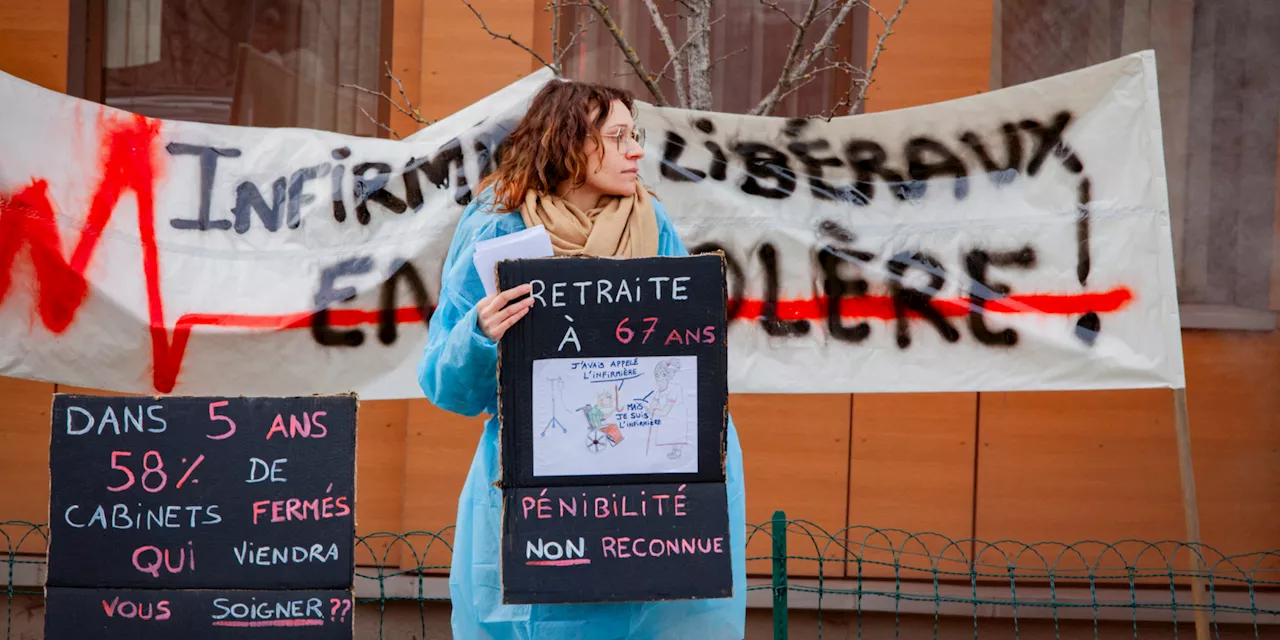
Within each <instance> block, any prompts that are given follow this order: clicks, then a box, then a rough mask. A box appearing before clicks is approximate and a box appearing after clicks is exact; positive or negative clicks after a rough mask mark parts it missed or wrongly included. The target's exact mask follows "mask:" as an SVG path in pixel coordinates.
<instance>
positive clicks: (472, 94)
mask: <svg viewBox="0 0 1280 640" xmlns="http://www.w3.org/2000/svg"><path fill="white" fill-rule="evenodd" d="M470 4H471V5H472V6H474V7H475V9H476V11H478V12H479V13H480V14H481V15H482V16H484V21H485V23H486V24H488V26H489V28H490V29H491V30H493V32H494V33H498V34H502V35H507V34H510V35H511V37H512V38H514V39H516V40H518V41H520V42H523V43H532V42H533V40H534V38H533V23H534V14H533V11H534V7H535V5H539V3H537V2H536V0H471V2H470ZM541 4H543V5H544V4H545V3H541ZM539 6H541V5H539ZM422 24H423V30H422V61H421V74H420V84H419V87H420V89H419V91H420V92H421V93H420V95H421V96H422V98H423V101H422V112H423V115H425V116H426V117H427V118H429V119H431V120H436V119H439V118H443V117H445V116H447V115H449V114H451V113H453V112H455V111H457V110H459V109H461V108H463V107H465V106H467V105H469V104H471V103H473V102H475V101H477V100H479V99H481V98H484V97H485V96H487V95H489V94H490V93H493V92H494V91H497V90H498V89H501V88H502V87H505V86H506V85H508V84H511V83H512V82H514V81H516V80H519V79H520V78H523V77H524V76H526V75H528V74H529V73H530V67H529V59H530V58H531V57H532V56H530V55H529V54H528V53H527V52H525V51H524V50H522V49H520V48H519V47H517V46H515V45H513V44H511V43H510V42H507V41H505V40H497V39H495V38H494V37H493V36H490V35H489V34H488V33H486V32H485V31H484V29H482V28H481V27H480V21H479V20H477V19H476V16H475V14H473V13H472V12H471V10H470V9H469V8H468V7H467V4H465V3H462V2H431V3H430V7H429V9H424V10H423V12H422Z"/></svg>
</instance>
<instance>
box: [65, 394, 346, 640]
mask: <svg viewBox="0 0 1280 640" xmlns="http://www.w3.org/2000/svg"><path fill="white" fill-rule="evenodd" d="M356 411H357V409H356V398H355V396H352V395H346V396H331V397H304V398H243V397H236V398H223V397H131V396H89V395H69V394H56V395H55V396H54V403H53V424H52V434H51V439H50V448H49V472H50V507H49V511H50V523H49V553H48V571H49V573H48V577H47V585H48V586H49V587H50V592H49V594H48V597H49V598H50V602H51V604H50V609H51V610H54V609H57V610H65V611H67V612H68V615H67V617H66V618H55V617H47V618H46V619H47V620H48V621H49V622H50V623H51V624H52V625H53V626H51V627H50V629H51V630H59V629H70V628H71V627H74V626H75V625H74V623H73V621H76V620H79V621H83V622H84V623H85V624H86V625H89V626H87V627H85V628H82V629H79V632H78V633H75V634H71V635H49V636H48V637H50V638H55V637H88V636H89V635H94V637H99V636H97V635H95V634H92V633H90V629H98V628H101V630H102V631H103V633H105V634H106V636H104V637H125V636H129V635H130V634H136V633H137V630H138V629H140V628H143V627H146V628H151V629H154V630H161V629H173V628H175V627H182V628H184V629H185V630H186V631H188V632H189V633H190V635H187V636H184V637H193V638H205V637H208V638H213V637H223V636H225V635H227V633H228V631H227V630H226V629H221V628H222V627H228V626H230V627H236V626H246V625H236V624H230V623H228V624H222V623H219V622H217V621H219V620H223V619H224V618H223V617H219V616H218V615H214V614H210V616H211V617H210V616H205V614H209V612H210V611H211V609H217V608H218V606H217V602H218V600H217V599H218V598H219V597H222V596H226V597H229V598H232V599H233V600H235V601H236V602H246V603H248V602H250V598H249V596H255V597H256V598H257V600H256V601H255V602H256V603H257V604H247V605H245V606H249V607H250V608H251V609H253V610H254V611H256V610H257V609H256V608H257V607H268V608H270V607H269V605H268V604H267V602H268V601H275V600H281V601H284V600H289V601H290V602H295V603H297V602H303V601H307V602H309V601H310V600H311V599H313V598H320V596H318V595H315V594H312V593H310V592H303V591H299V590H317V589H323V590H328V591H329V592H330V595H332V594H339V595H332V597H334V598H339V597H341V598H346V599H347V600H348V601H349V599H350V598H351V594H350V589H351V587H352V583H353V581H354V571H355V556H354V552H355V519H356V513H355V509H356V505H355V450H356ZM129 589H145V590H146V591H145V592H129V591H128V590H129ZM180 590H181V591H180ZM185 590H204V591H200V592H198V593H197V592H188V591H185ZM208 590H213V591H208ZM228 590H257V591H235V592H228ZM223 592H228V593H229V594H230V595H228V593H223ZM113 593H114V594H122V595H119V597H120V598H122V599H123V601H124V602H130V603H131V604H126V605H122V606H121V607H120V608H118V609H113V607H111V606H108V604H107V603H108V602H112V601H114V599H115V598H116V597H117V596H116V595H112V594H113ZM143 594H146V595H145V596H144V595H143ZM341 594H345V595H341ZM321 599H322V600H323V599H324V598H321ZM98 600H101V603H99V602H98ZM162 601H163V602H166V603H167V604H166V608H165V610H164V612H163V613H165V614H167V615H165V617H163V618H162V617H160V616H161V615H162V611H161V607H160V605H159V603H160V602H162ZM84 602H89V603H90V604H91V610H90V611H79V612H77V607H79V606H80V605H82V604H83V603H84ZM76 603H80V604H76ZM144 603H145V604H144ZM270 606H274V605H270ZM298 606H301V605H298ZM292 607H294V605H289V608H290V610H292ZM312 608H314V607H313V606H312V605H311V604H308V605H307V609H308V610H310V609H312ZM104 609H105V610H106V612H107V613H108V614H109V615H107V616H105V617H103V616H102V615H100V614H102V613H103V610H104ZM153 609H154V610H153ZM233 609H235V611H239V607H233ZM135 610H136V612H137V615H136V616H135V615H134V611H135ZM113 611H118V612H119V615H115V614H114V613H112V612H113ZM253 615H258V614H252V615H251V616H250V617H249V618H247V619H248V620H251V621H252V620H253V619H254V618H253ZM202 616H204V617H202ZM290 616H291V617H290ZM284 617H285V618H289V619H299V620H301V619H303V618H306V619H308V620H310V619H314V618H315V616H313V615H312V614H311V613H305V614H297V615H293V614H289V616H284ZM232 618H234V619H246V618H244V617H243V616H240V615H238V614H235V615H232ZM258 618H262V616H261V615H258ZM277 618H280V616H277ZM169 619H172V621H171V622H168V623H165V624H164V625H163V626H162V627H157V626H154V625H155V624H157V623H159V622H160V621H161V620H169ZM144 620H146V621H150V622H151V624H152V625H153V626H150V627H148V626H147V625H146V624H145V623H143V622H142V621H144ZM211 621H212V622H211ZM330 623H332V621H331V620H328V621H326V622H325V624H330ZM320 624H321V623H320V622H298V623H297V624H293V625H290V624H284V625H280V627H279V628H280V629H284V628H286V627H288V628H293V627H296V626H309V625H320ZM68 625H70V626H68ZM98 625H102V626H101V627H99V626H98ZM138 625H142V626H141V627H139V626H138ZM247 626H271V627H273V628H275V627H276V626H277V625H274V624H271V625H268V624H265V623H264V624H262V625H257V624H255V625H247ZM331 627H332V625H331ZM219 629H221V630H220V631H219ZM337 629H340V627H332V628H331V629H330V630H328V631H325V632H324V634H323V637H334V638H336V637H350V634H351V629H350V625H349V624H348V626H347V630H346V635H345V636H343V635H341V632H340V631H339V630H337ZM280 633H284V632H283V631H280ZM294 633H296V631H294ZM133 637H136V635H135V636H133ZM272 637H275V633H274V632H273V634H272Z"/></svg>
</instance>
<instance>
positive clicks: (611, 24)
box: [463, 0, 705, 107]
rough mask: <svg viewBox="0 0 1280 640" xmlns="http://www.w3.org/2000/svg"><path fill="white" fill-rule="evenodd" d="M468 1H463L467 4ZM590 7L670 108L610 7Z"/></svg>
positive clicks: (593, 0) (596, 2) (593, 2)
mask: <svg viewBox="0 0 1280 640" xmlns="http://www.w3.org/2000/svg"><path fill="white" fill-rule="evenodd" d="M465 1H466V0H463V2H465ZM704 1H705V0H704ZM587 4H588V6H590V7H591V8H592V9H593V10H595V12H596V15H598V16H600V21H601V22H603V23H604V26H605V27H607V28H608V29H609V33H610V34H612V35H613V39H614V41H615V42H617V43H618V48H619V49H621V50H622V53H623V55H625V56H626V58H627V62H628V63H630V64H631V68H632V69H634V70H635V72H636V75H637V76H639V77H640V80H642V81H643V82H644V86H645V87H646V88H648V89H649V93H651V94H653V98H654V100H655V101H657V105H658V106H660V107H666V106H670V104H671V103H670V102H667V97H666V96H664V95H662V87H659V86H658V82H657V77H655V76H653V75H651V74H650V73H649V71H648V70H646V69H645V67H644V62H642V61H641V60H640V56H638V55H636V50H635V49H633V48H632V47H631V44H630V43H629V42H627V38H626V36H625V35H624V34H623V33H622V28H621V27H619V26H618V23H617V22H615V21H614V19H613V16H612V15H611V14H610V13H609V7H606V6H605V5H604V2H602V1H601V0H587Z"/></svg>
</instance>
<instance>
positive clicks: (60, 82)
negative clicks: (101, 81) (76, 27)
mask: <svg viewBox="0 0 1280 640" xmlns="http://www.w3.org/2000/svg"><path fill="white" fill-rule="evenodd" d="M70 11H71V3H70V2H23V1H21V0H4V1H2V2H0V70H2V71H4V72H5V73H9V74H12V75H15V76H18V77H19V78H22V79H24V80H27V81H28V82H34V83H35V84H38V85H40V86H42V87H45V88H47V89H52V90H54V91H66V88H67V44H68V42H67V38H68V37H69V34H70V28H71V26H70V25H71V22H70Z"/></svg>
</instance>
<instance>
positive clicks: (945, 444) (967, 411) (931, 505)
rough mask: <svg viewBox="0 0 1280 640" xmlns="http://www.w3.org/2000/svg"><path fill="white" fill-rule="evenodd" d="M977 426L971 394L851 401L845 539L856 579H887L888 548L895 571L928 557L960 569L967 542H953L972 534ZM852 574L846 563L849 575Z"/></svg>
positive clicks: (945, 567)
mask: <svg viewBox="0 0 1280 640" xmlns="http://www.w3.org/2000/svg"><path fill="white" fill-rule="evenodd" d="M977 423H978V394H976V393H946V394H943V393H937V394H876V395H858V396H854V399H853V446H852V447H851V459H850V465H849V469H850V471H849V525H850V527H852V528H851V529H850V531H849V535H848V538H849V550H850V552H851V553H853V554H856V555H858V556H861V557H862V560H863V565H862V568H861V572H862V575H863V576H864V577H891V576H893V574H894V568H893V564H894V563H895V558H894V556H893V554H891V553H890V552H889V551H888V550H889V549H895V550H898V551H899V552H902V553H903V554H904V555H901V556H899V557H898V558H897V563H898V564H900V565H901V566H903V567H925V568H928V567H929V566H930V559H929V557H930V556H933V557H942V558H945V559H946V560H945V562H943V563H942V564H940V565H939V566H938V568H939V569H942V570H947V571H960V572H964V571H967V570H968V568H967V566H965V565H966V563H967V562H968V561H969V559H970V557H971V555H970V554H971V545H969V544H968V543H967V542H964V543H959V544H953V543H957V542H959V541H962V540H968V539H969V538H970V536H972V535H973V488H974V487H973V452H974V437H975V433H974V432H975V429H976V427H977ZM876 529H879V530H883V531H875V530H876ZM889 529H892V531H887V530H889ZM925 532H928V533H929V534H931V535H918V536H916V537H914V538H910V539H909V536H908V534H924V533H925ZM932 534H939V535H932ZM858 571H859V568H858V566H857V565H856V564H854V565H850V566H849V575H850V576H857V575H858ZM900 575H901V576H902V577H903V578H923V579H932V578H933V576H932V575H931V574H926V573H917V572H911V571H907V572H902V573H901V574H900Z"/></svg>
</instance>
